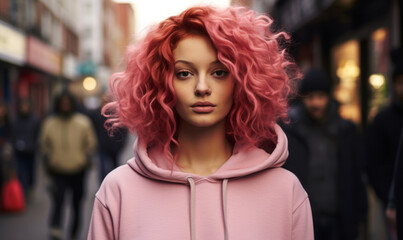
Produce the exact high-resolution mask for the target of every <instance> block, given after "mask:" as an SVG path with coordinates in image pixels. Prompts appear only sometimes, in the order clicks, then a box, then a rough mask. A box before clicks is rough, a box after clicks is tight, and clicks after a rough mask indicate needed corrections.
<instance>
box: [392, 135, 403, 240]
mask: <svg viewBox="0 0 403 240" xmlns="http://www.w3.org/2000/svg"><path fill="white" fill-rule="evenodd" d="M402 133H403V131H402ZM400 137H401V138H403V136H400ZM399 142H400V146H399V147H400V151H399V155H398V157H397V158H396V160H397V162H396V169H395V176H394V177H395V179H394V180H395V189H394V200H395V206H396V227H397V236H398V239H403V141H402V139H400V141H399Z"/></svg>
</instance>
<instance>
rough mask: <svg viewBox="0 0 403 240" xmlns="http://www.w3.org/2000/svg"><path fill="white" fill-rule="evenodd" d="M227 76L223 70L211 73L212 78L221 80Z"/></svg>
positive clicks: (226, 72)
mask: <svg viewBox="0 0 403 240" xmlns="http://www.w3.org/2000/svg"><path fill="white" fill-rule="evenodd" d="M227 75H228V71H225V70H218V71H215V72H213V76H215V77H218V78H223V77H226V76H227Z"/></svg>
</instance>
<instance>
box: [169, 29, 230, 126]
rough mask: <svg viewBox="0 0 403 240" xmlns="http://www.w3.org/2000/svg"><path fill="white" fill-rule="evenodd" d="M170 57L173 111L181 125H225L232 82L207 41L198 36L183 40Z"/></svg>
mask: <svg viewBox="0 0 403 240" xmlns="http://www.w3.org/2000/svg"><path fill="white" fill-rule="evenodd" d="M173 54H174V61H175V72H174V78H173V86H174V89H175V91H176V95H177V103H176V105H175V109H176V111H177V113H178V114H179V117H180V118H181V121H183V122H186V123H187V124H190V125H193V126H197V127H210V126H213V125H215V124H217V123H220V122H223V121H225V118H226V116H227V115H228V113H229V111H230V110H231V107H232V95H233V90H234V80H233V78H232V76H231V75H230V73H229V71H228V69H227V68H226V67H225V66H224V65H223V64H222V63H221V62H219V61H218V59H217V52H216V51H215V49H214V47H213V46H212V44H211V42H210V40H209V39H208V38H207V37H204V36H198V35H192V36H189V37H186V38H184V39H182V40H180V41H179V42H178V45H177V47H176V48H175V49H174V51H173Z"/></svg>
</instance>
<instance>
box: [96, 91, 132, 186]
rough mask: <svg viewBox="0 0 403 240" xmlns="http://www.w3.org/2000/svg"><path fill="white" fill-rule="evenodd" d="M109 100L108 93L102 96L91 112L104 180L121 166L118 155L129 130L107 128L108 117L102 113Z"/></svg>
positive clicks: (100, 174)
mask: <svg viewBox="0 0 403 240" xmlns="http://www.w3.org/2000/svg"><path fill="white" fill-rule="evenodd" d="M107 102H108V99H107V95H106V94H104V95H102V97H101V106H100V107H99V108H97V109H95V110H94V111H92V112H90V117H91V120H92V122H93V124H94V127H95V132H96V134H97V139H98V158H99V169H100V170H99V179H100V181H101V182H102V181H103V179H104V178H105V176H106V175H107V174H108V173H109V172H110V171H111V170H113V169H115V168H116V167H118V166H119V160H118V156H119V154H120V152H121V151H122V149H123V147H124V146H125V142H126V138H127V130H126V129H125V128H119V129H117V130H116V131H114V132H112V133H110V132H108V130H107V129H106V128H105V121H106V120H107V118H106V117H105V116H103V115H102V113H101V111H102V107H103V106H104V105H105V104H106V103H107Z"/></svg>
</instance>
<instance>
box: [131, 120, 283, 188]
mask: <svg viewBox="0 0 403 240" xmlns="http://www.w3.org/2000/svg"><path fill="white" fill-rule="evenodd" d="M275 132H276V134H277V145H276V147H275V149H274V150H273V152H272V153H267V152H265V151H264V150H262V149H260V148H257V147H253V148H246V147H243V146H240V145H239V144H235V146H234V150H233V154H232V156H231V157H230V158H229V159H228V160H227V161H226V162H225V163H224V164H223V165H222V166H221V167H220V168H219V169H218V170H217V171H216V172H215V173H213V174H211V175H209V176H199V175H195V174H190V173H186V172H182V171H181V170H180V169H179V168H178V167H177V166H176V165H174V166H173V168H172V164H171V162H170V161H169V160H168V159H167V158H166V157H165V156H164V154H163V153H162V152H159V151H156V149H152V148H147V147H146V146H145V144H144V143H143V142H142V141H141V139H137V140H136V141H135V143H134V158H132V159H130V160H129V161H128V164H129V166H130V167H131V168H132V169H133V170H134V171H136V172H137V173H139V174H140V175H142V176H144V177H147V178H150V179H154V180H159V181H166V182H175V183H183V184H188V178H189V177H192V178H193V179H194V181H195V182H197V181H198V180H202V179H208V180H209V181H222V180H223V179H231V178H241V177H246V176H248V175H251V174H254V173H257V172H260V171H263V170H266V169H269V168H275V167H281V166H282V165H283V164H284V162H285V160H286V159H287V157H288V144H287V138H286V136H285V134H284V132H283V130H282V129H281V128H280V127H279V126H278V125H276V126H275Z"/></svg>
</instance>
